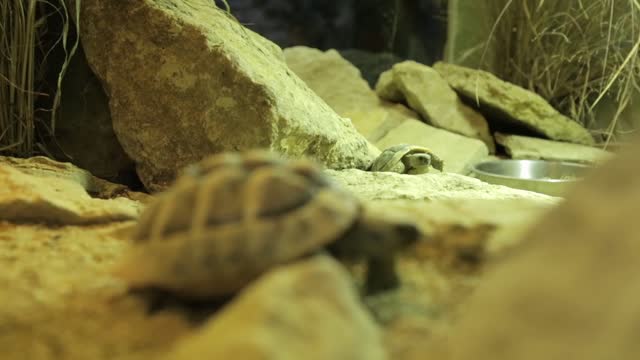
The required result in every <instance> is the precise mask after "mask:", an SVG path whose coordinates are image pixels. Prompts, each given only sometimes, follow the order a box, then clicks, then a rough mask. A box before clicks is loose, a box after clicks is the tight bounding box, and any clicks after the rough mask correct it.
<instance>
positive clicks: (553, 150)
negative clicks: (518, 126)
mask: <svg viewBox="0 0 640 360" xmlns="http://www.w3.org/2000/svg"><path fill="white" fill-rule="evenodd" d="M495 138H496V142H497V143H498V144H500V145H502V146H504V148H505V150H506V152H507V154H508V155H509V156H511V158H513V159H543V160H559V161H574V162H585V163H601V162H603V161H606V160H608V159H610V158H611V156H612V155H613V154H612V153H611V152H608V151H605V150H602V149H598V148H596V147H593V146H585V145H579V144H572V143H567V142H561V141H553V140H547V139H540V138H535V137H530V136H520V135H506V134H501V133H496V134H495Z"/></svg>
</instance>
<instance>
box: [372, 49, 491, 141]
mask: <svg viewBox="0 0 640 360" xmlns="http://www.w3.org/2000/svg"><path fill="white" fill-rule="evenodd" d="M387 72H388V73H389V75H383V76H381V77H380V81H379V82H378V84H376V91H377V92H378V95H380V96H381V97H382V98H385V99H387V100H390V101H398V98H399V97H401V98H402V99H404V100H405V101H406V102H407V103H408V104H409V106H410V107H411V108H412V109H413V110H415V111H417V112H418V114H420V115H421V116H422V118H423V119H424V120H425V121H426V122H428V123H429V124H431V125H433V126H435V127H438V128H442V129H445V130H449V131H451V132H454V133H457V134H461V135H464V136H468V137H472V138H476V139H479V140H482V141H483V142H484V143H485V144H486V145H487V147H488V148H489V151H490V152H491V153H493V152H494V151H495V144H494V142H493V138H492V137H491V134H490V132H489V125H488V124H487V120H485V118H484V117H483V116H482V115H481V114H480V113H478V112H476V111H475V110H473V109H472V108H470V107H469V106H467V105H465V104H464V103H462V101H461V100H460V99H459V98H458V94H456V92H455V91H454V90H453V89H451V87H450V86H449V84H448V83H447V82H446V81H445V80H444V79H443V78H442V76H440V74H438V72H437V71H435V70H434V69H432V68H431V67H429V66H426V65H423V64H420V63H417V62H415V61H410V60H408V61H404V62H401V63H398V64H395V65H394V66H393V67H392V68H391V69H390V70H388V71H387ZM386 96H388V97H386Z"/></svg>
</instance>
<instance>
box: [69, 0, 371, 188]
mask: <svg viewBox="0 0 640 360" xmlns="http://www.w3.org/2000/svg"><path fill="white" fill-rule="evenodd" d="M81 11H82V16H81V20H82V24H81V27H82V29H83V36H82V44H83V46H84V50H85V53H86V56H87V60H88V62H89V64H90V65H91V67H92V69H93V70H94V71H95V73H96V75H97V76H98V78H99V79H100V80H101V82H102V84H103V86H104V88H105V89H106V91H107V95H108V96H109V99H110V100H109V106H110V109H111V117H112V120H113V126H114V130H115V132H116V134H117V136H118V139H119V140H120V143H121V144H122V146H123V148H124V150H125V151H126V152H127V154H128V155H129V156H130V157H131V158H132V159H133V160H134V161H135V162H136V164H137V169H138V174H139V175H140V178H141V180H142V182H143V183H144V184H145V186H146V187H147V188H148V189H150V190H153V191H156V190H161V189H164V188H165V187H166V186H167V185H169V184H170V183H171V182H172V181H173V179H174V178H175V175H176V173H177V171H178V170H179V169H181V168H182V167H184V166H185V165H187V164H190V163H193V162H195V161H198V160H200V159H201V158H203V157H205V156H206V155H208V154H211V153H217V152H221V151H227V150H246V149H249V148H269V149H271V150H273V151H276V152H280V153H283V154H284V155H286V156H288V157H301V156H309V157H311V158H314V159H316V160H318V161H319V162H321V163H323V164H325V165H326V166H327V167H329V168H334V169H341V168H366V167H367V166H369V164H370V163H371V161H372V160H373V158H374V156H375V155H374V154H371V153H370V148H369V146H368V144H367V141H366V139H364V138H363V137H362V136H361V135H359V134H358V133H357V131H356V129H355V128H354V127H353V126H352V125H351V124H350V122H349V120H347V119H343V118H341V117H339V116H338V115H337V114H335V112H333V111H332V110H331V108H329V107H328V106H327V105H326V104H325V103H324V102H323V101H322V100H321V99H320V98H319V97H318V96H317V95H315V93H313V91H311V90H310V89H309V88H308V87H307V86H306V85H305V84H304V82H303V81H302V80H300V78H298V77H297V76H296V75H295V74H294V73H293V72H292V71H291V70H289V69H288V67H287V66H286V63H285V62H284V57H283V55H282V51H281V49H280V48H278V47H277V46H276V45H275V44H273V43H272V42H270V41H268V40H266V39H264V38H262V37H261V36H259V35H257V34H256V33H254V32H252V31H251V30H249V29H247V28H245V27H243V26H242V25H241V24H240V23H238V22H237V21H235V20H234V19H233V18H232V17H230V16H228V14H226V13H225V12H224V11H223V10H221V9H219V8H217V7H216V6H215V3H214V2H212V1H210V0H192V1H189V2H188V3H186V2H177V3H174V2H166V1H161V2H158V1H153V2H152V1H147V0H145V1H138V2H110V1H102V0H88V1H82V4H81ZM123 54H128V55H129V56H122V55H123Z"/></svg>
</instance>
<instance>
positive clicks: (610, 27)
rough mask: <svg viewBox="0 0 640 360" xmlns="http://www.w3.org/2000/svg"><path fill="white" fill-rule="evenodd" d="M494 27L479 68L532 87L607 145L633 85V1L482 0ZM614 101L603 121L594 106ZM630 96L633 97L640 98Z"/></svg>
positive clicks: (636, 38) (636, 12)
mask: <svg viewBox="0 0 640 360" xmlns="http://www.w3.org/2000/svg"><path fill="white" fill-rule="evenodd" d="M488 4H489V9H490V12H491V18H492V19H493V20H492V21H493V24H494V25H493V28H492V31H491V34H490V36H489V40H488V42H487V43H486V44H485V45H486V47H485V54H483V61H484V60H486V58H485V55H486V51H487V49H491V51H494V52H495V53H496V54H497V55H498V56H496V57H495V59H492V63H491V64H488V63H486V62H485V63H484V64H483V67H484V68H486V69H489V70H491V71H492V72H494V73H495V74H496V75H497V76H499V77H500V78H502V79H504V80H507V81H510V82H513V83H515V84H517V85H520V86H522V87H524V88H527V89H529V90H532V91H534V92H536V93H538V94H540V95H541V96H542V97H544V98H545V99H546V100H547V101H549V103H551V105H552V106H554V107H555V108H556V109H558V110H559V111H560V112H562V113H564V114H565V115H567V116H569V117H570V118H572V119H574V120H576V121H578V122H579V123H581V124H583V125H584V126H585V127H586V128H588V129H589V130H591V131H592V133H594V135H599V136H598V137H599V138H600V139H601V140H602V141H603V142H604V143H605V145H606V144H608V143H609V142H610V141H612V140H616V137H617V135H620V134H622V133H623V132H624V130H622V129H620V127H619V124H618V119H619V116H620V114H621V113H622V111H624V110H625V109H626V108H627V107H628V106H629V105H630V102H631V99H632V97H633V94H634V92H635V93H636V94H637V92H638V91H640V81H639V78H640V56H639V54H638V51H639V50H640V0H567V1H560V0H554V1H545V0H488ZM605 98H609V99H612V100H613V101H614V103H615V104H616V106H617V109H616V111H615V115H614V116H613V117H612V118H611V119H609V122H608V123H607V124H602V123H601V122H597V121H596V117H595V112H594V109H595V108H596V107H597V105H598V104H599V103H600V102H601V101H602V100H603V99H605ZM639 100H640V99H637V100H636V101H639Z"/></svg>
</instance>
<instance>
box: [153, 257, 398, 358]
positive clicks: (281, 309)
mask: <svg viewBox="0 0 640 360" xmlns="http://www.w3.org/2000/svg"><path fill="white" fill-rule="evenodd" d="M195 358H203V359H204V358H206V359H231V358H238V359H247V360H252V359H256V360H257V359H261V360H267V359H282V360H287V359H302V358H305V359H317V360H320V359H336V360H340V359H344V360H358V359H362V360H365V359H366V360H369V359H371V360H381V359H385V358H386V356H385V352H384V348H383V346H382V337H381V333H380V331H379V329H378V327H377V325H376V324H375V322H374V321H373V319H372V318H371V316H370V315H369V314H368V313H367V312H366V310H365V309H364V308H363V306H362V304H361V303H360V299H359V297H358V295H357V294H356V292H355V291H354V288H353V285H352V284H351V282H350V279H349V277H348V274H347V273H346V272H345V271H344V270H343V269H342V268H341V267H340V266H339V265H338V264H337V263H336V262H335V261H334V260H332V259H331V258H329V257H325V256H323V255H320V256H316V257H314V258H312V259H308V260H302V261H298V262H296V263H293V264H292V265H288V266H283V267H280V268H278V269H276V270H274V271H271V272H269V273H267V274H265V275H264V276H263V277H261V278H260V279H258V280H257V281H256V282H254V283H253V285H250V286H249V287H247V288H246V289H245V290H244V291H243V292H242V293H241V294H240V295H238V297H237V298H236V299H235V300H234V301H233V303H231V304H230V305H228V306H227V307H226V308H224V309H223V310H221V311H220V312H219V313H217V314H216V315H215V316H213V317H212V318H211V319H210V320H209V321H208V323H207V324H205V325H204V326H203V328H202V329H201V330H200V331H199V332H198V333H196V334H193V335H192V336H190V337H189V338H186V339H185V340H184V341H181V342H180V343H178V344H177V345H176V348H175V350H174V351H173V352H172V353H171V354H169V356H167V358H166V359H167V360H168V359H171V360H178V359H185V360H186V359H195Z"/></svg>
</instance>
